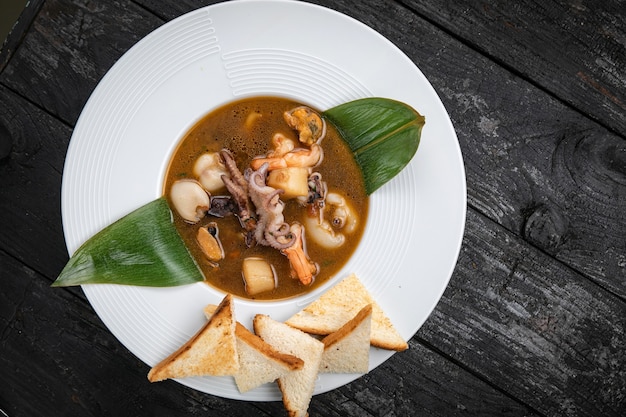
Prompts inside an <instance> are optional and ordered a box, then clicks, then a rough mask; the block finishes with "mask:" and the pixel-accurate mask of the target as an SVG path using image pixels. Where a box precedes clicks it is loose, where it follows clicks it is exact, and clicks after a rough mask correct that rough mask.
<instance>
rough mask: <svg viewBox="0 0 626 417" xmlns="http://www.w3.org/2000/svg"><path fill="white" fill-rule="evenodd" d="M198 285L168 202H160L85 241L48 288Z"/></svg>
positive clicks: (195, 268)
mask: <svg viewBox="0 0 626 417" xmlns="http://www.w3.org/2000/svg"><path fill="white" fill-rule="evenodd" d="M202 280H204V276H203V274H202V272H201V271H200V269H199V268H198V266H197V265H196V263H195V261H194V260H193V258H192V257H191V255H190V254H189V251H188V250H187V248H186V246H185V244H184V243H183V240H182V238H181V237H180V235H179V234H178V232H177V231H176V228H175V226H174V223H173V220H172V213H171V211H170V208H169V206H168V204H167V201H166V200H165V198H164V197H161V198H159V199H156V200H154V201H152V202H150V203H148V204H146V205H144V206H142V207H140V208H138V209H137V210H135V211H133V212H132V213H130V214H128V215H126V216H124V217H123V218H121V219H120V220H118V221H116V222H115V223H113V224H111V225H109V226H107V227H106V228H104V229H102V230H101V231H100V232H98V233H97V234H96V235H94V236H93V237H92V238H90V239H89V240H87V241H86V242H85V243H84V244H83V245H82V246H81V247H80V248H78V250H77V251H76V252H75V253H74V255H72V257H71V258H70V260H69V262H68V263H67V265H66V266H65V268H63V271H61V274H60V275H59V277H58V278H57V279H56V281H54V282H53V283H52V286H53V287H65V286H71V285H81V284H96V283H109V284H125V285H140V286H151V287H168V286H175V285H184V284H191V283H194V282H198V281H202Z"/></svg>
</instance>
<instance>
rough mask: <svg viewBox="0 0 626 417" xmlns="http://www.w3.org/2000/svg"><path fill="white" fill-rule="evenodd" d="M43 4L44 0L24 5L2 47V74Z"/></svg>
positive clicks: (0, 58)
mask: <svg viewBox="0 0 626 417" xmlns="http://www.w3.org/2000/svg"><path fill="white" fill-rule="evenodd" d="M43 3H44V0H31V1H27V2H26V4H25V5H24V9H23V10H22V13H20V16H19V17H18V19H17V21H16V22H15V24H14V25H13V28H12V29H11V31H10V32H9V34H8V35H7V37H6V39H5V40H4V42H3V43H2V45H0V72H1V71H2V70H3V69H4V67H5V66H6V64H7V62H9V60H10V59H11V56H12V55H13V52H15V50H16V49H17V48H18V47H19V45H20V44H21V43H22V40H23V38H24V35H25V33H26V32H27V31H28V28H29V27H30V25H31V23H32V22H33V20H35V17H36V16H37V13H39V9H40V8H41V6H42V5H43Z"/></svg>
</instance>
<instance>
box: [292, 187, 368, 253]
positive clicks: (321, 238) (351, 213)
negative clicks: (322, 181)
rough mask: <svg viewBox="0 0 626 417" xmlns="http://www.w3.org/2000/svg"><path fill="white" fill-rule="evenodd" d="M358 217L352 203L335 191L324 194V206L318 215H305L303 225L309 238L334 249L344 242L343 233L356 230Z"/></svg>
mask: <svg viewBox="0 0 626 417" xmlns="http://www.w3.org/2000/svg"><path fill="white" fill-rule="evenodd" d="M358 222H359V218H358V216H357V214H356V211H355V210H354V208H353V207H352V205H351V204H350V203H349V202H348V201H347V200H346V198H345V197H344V196H342V195H341V194H339V193H336V192H329V193H328V194H327V195H326V200H325V203H324V208H323V210H321V211H320V212H319V217H318V216H315V215H313V216H306V217H305V220H304V226H305V227H306V230H307V233H308V235H309V237H310V238H311V239H313V240H314V241H315V242H316V243H317V244H319V245H320V246H323V247H325V248H327V249H336V248H338V247H340V246H341V245H343V244H344V243H345V242H346V237H345V234H344V233H347V234H350V233H352V232H354V231H355V230H356V227H357V225H358Z"/></svg>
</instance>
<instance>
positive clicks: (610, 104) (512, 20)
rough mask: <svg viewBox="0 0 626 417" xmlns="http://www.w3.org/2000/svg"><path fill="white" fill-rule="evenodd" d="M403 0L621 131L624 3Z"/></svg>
mask: <svg viewBox="0 0 626 417" xmlns="http://www.w3.org/2000/svg"><path fill="white" fill-rule="evenodd" d="M402 3H404V4H406V5H407V6H408V7H409V8H410V9H411V10H413V11H415V12H416V13H417V14H418V15H421V16H424V17H425V18H427V19H428V20H430V21H432V22H435V23H436V24H437V25H440V26H441V27H442V28H444V29H445V30H446V31H449V32H450V33H453V34H454V35H455V36H456V37H458V38H460V39H462V40H463V42H465V43H467V44H469V45H471V46H472V48H474V49H477V50H479V51H481V52H482V53H484V54H486V55H488V56H489V57H490V58H491V59H493V60H494V61H497V62H500V63H501V64H502V65H504V66H506V67H507V68H509V69H512V70H513V71H514V72H516V73H519V74H520V75H521V76H522V77H524V78H526V79H530V80H532V81H533V83H535V84H536V85H538V86H540V87H541V88H543V89H545V90H547V91H549V92H550V93H551V94H554V95H555V96H557V97H559V98H560V99H561V100H563V101H565V102H567V103H569V104H570V105H571V106H573V107H575V108H577V109H579V110H580V111H582V112H584V113H585V114H586V115H589V116H590V117H591V118H593V119H595V120H597V121H599V122H600V123H601V124H602V125H604V126H607V127H608V128H609V129H611V130H612V131H614V132H618V133H619V132H624V131H626V72H625V71H624V68H626V26H625V25H624V21H626V7H624V2H623V1H620V0H609V1H602V2H582V1H575V0H551V1H535V0H530V1H521V2H515V4H514V5H511V3H510V2H507V1H501V0H487V1H481V2H472V1H455V2H447V1H441V0H438V1H423V0H402Z"/></svg>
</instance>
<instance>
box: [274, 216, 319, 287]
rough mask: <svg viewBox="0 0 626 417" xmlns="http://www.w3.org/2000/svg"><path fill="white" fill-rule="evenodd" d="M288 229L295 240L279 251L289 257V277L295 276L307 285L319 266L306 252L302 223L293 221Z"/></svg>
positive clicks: (311, 280)
mask: <svg viewBox="0 0 626 417" xmlns="http://www.w3.org/2000/svg"><path fill="white" fill-rule="evenodd" d="M289 230H290V232H291V233H292V234H293V236H294V237H295V242H294V243H293V245H291V246H290V247H288V248H286V249H283V250H281V252H282V253H283V255H286V256H287V259H289V264H290V265H291V277H292V278H294V279H295V278H297V279H298V280H300V282H301V283H302V284H304V285H309V284H311V282H313V277H314V276H315V275H317V273H318V272H319V266H318V265H317V264H316V263H315V262H313V261H312V260H311V259H310V258H309V256H308V255H307V253H306V249H305V242H304V228H303V227H302V225H301V224H300V223H293V224H292V225H291V227H290V229H289Z"/></svg>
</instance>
